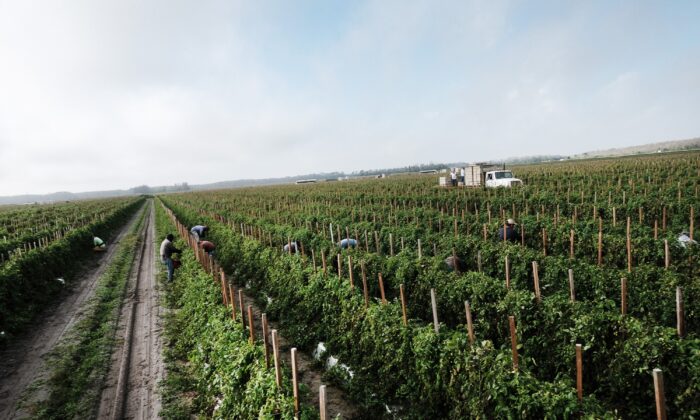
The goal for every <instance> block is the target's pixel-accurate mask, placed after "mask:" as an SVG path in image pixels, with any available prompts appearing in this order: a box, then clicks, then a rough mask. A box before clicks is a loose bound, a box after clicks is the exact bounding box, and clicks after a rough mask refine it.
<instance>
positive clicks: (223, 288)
mask: <svg viewBox="0 0 700 420" xmlns="http://www.w3.org/2000/svg"><path fill="white" fill-rule="evenodd" d="M219 275H220V276H221V295H222V296H223V298H224V306H228V296H227V293H226V274H224V270H219Z"/></svg>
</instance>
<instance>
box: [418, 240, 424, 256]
mask: <svg viewBox="0 0 700 420" xmlns="http://www.w3.org/2000/svg"><path fill="white" fill-rule="evenodd" d="M421 258H423V249H422V248H421V244H420V238H418V259H419V260H420V259H421Z"/></svg>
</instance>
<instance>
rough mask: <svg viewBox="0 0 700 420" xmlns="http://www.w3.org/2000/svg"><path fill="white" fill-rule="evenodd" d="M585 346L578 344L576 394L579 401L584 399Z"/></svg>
mask: <svg viewBox="0 0 700 420" xmlns="http://www.w3.org/2000/svg"><path fill="white" fill-rule="evenodd" d="M582 352H583V346H582V345H581V344H576V394H577V395H578V401H579V402H581V401H583V354H582Z"/></svg>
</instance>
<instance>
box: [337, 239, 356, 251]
mask: <svg viewBox="0 0 700 420" xmlns="http://www.w3.org/2000/svg"><path fill="white" fill-rule="evenodd" d="M338 246H339V247H340V248H341V249H347V248H355V247H356V246H357V241H356V240H355V239H352V238H345V239H343V240H342V241H340V242H338Z"/></svg>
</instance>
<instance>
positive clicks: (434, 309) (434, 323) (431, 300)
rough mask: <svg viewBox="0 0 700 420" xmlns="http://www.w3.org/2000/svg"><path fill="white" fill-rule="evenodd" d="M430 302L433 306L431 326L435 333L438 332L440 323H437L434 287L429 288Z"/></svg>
mask: <svg viewBox="0 0 700 420" xmlns="http://www.w3.org/2000/svg"><path fill="white" fill-rule="evenodd" d="M430 303H431V304H432V306H433V327H434V328H435V333H436V334H437V333H439V332H440V324H439V323H438V315H437V299H436V298H435V289H430Z"/></svg>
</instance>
